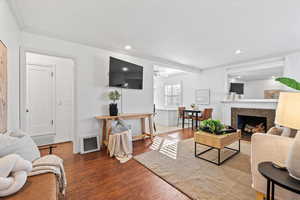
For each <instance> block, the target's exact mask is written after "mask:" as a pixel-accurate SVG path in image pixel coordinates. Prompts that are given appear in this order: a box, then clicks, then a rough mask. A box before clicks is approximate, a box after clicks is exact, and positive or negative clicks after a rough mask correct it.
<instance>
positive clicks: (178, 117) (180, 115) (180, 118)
mask: <svg viewBox="0 0 300 200" xmlns="http://www.w3.org/2000/svg"><path fill="white" fill-rule="evenodd" d="M184 110H185V107H184V106H180V107H178V116H177V127H178V126H179V124H180V121H181V120H182V118H183V112H184ZM184 118H185V119H187V120H189V119H192V118H191V116H184ZM181 123H182V121H181Z"/></svg>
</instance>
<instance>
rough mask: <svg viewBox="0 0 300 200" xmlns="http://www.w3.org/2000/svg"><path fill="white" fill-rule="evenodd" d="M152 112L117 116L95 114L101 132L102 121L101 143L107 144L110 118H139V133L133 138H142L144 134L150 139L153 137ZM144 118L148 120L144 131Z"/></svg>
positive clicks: (109, 132)
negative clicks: (147, 130) (147, 128)
mask: <svg viewBox="0 0 300 200" xmlns="http://www.w3.org/2000/svg"><path fill="white" fill-rule="evenodd" d="M152 116H153V114H152V113H139V114H121V115H118V116H109V115H104V116H96V119H97V120H99V123H100V128H99V133H101V122H103V125H102V133H103V135H102V144H103V145H105V146H107V144H108V139H109V135H110V134H111V122H112V120H118V119H124V120H126V119H140V120H141V129H142V131H141V135H138V136H135V137H133V139H144V138H145V137H146V136H149V137H150V138H151V140H152V139H153V126H152V124H153V118H152ZM146 119H148V122H149V132H150V133H146Z"/></svg>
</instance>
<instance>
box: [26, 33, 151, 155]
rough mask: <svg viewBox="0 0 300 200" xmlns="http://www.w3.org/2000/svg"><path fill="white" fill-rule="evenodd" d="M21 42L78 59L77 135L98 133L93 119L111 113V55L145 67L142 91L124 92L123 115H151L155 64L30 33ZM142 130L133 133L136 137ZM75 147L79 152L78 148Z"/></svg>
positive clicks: (48, 52) (27, 47) (76, 65)
mask: <svg viewBox="0 0 300 200" xmlns="http://www.w3.org/2000/svg"><path fill="white" fill-rule="evenodd" d="M22 43H23V47H24V49H31V50H35V51H38V52H40V53H47V54H50V55H57V56H64V57H71V58H73V59H74V60H75V82H76V85H75V113H76V114H75V115H76V117H75V125H76V127H75V128H76V129H75V130H77V133H78V135H86V134H97V133H98V130H99V123H98V122H97V121H96V120H95V118H94V117H95V116H97V115H106V114H108V105H109V103H110V102H109V100H108V98H107V93H108V91H109V90H110V89H109V88H108V70H109V68H108V67H109V57H110V56H114V57H117V58H120V59H123V60H126V61H129V62H132V63H136V64H138V65H142V66H143V67H144V82H143V87H144V88H143V90H126V89H124V90H123V91H122V94H123V97H122V98H123V112H126V113H129V112H131V113H136V112H139V113H142V112H152V109H153V64H154V63H153V62H151V61H147V60H143V59H139V58H134V57H131V56H127V55H122V54H118V53H113V52H110V51H106V50H101V49H97V48H93V47H88V46H84V45H80V44H76V43H71V42H66V41H63V40H57V39H52V38H48V37H42V36H38V35H33V34H29V33H22ZM132 123H133V122H132ZM135 124H136V123H135ZM139 125H140V123H137V125H136V126H133V127H137V129H140V126H139ZM139 131H140V130H133V132H134V134H137V132H139ZM77 139H78V138H77ZM76 141H78V140H76ZM76 147H77V150H78V145H77V146H76Z"/></svg>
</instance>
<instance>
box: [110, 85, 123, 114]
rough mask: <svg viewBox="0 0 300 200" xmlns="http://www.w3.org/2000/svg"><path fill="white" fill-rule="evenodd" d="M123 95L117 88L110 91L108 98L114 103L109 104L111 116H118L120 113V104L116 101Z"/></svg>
mask: <svg viewBox="0 0 300 200" xmlns="http://www.w3.org/2000/svg"><path fill="white" fill-rule="evenodd" d="M120 97H121V94H120V93H119V92H118V91H117V90H115V91H111V92H109V93H108V98H109V99H110V100H111V101H113V103H110V104H109V114H110V116H117V115H118V104H117V103H116V101H118V100H119V99H120Z"/></svg>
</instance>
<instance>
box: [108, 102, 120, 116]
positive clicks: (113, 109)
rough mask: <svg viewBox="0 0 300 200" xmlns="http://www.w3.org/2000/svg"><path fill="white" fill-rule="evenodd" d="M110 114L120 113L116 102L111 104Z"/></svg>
mask: <svg viewBox="0 0 300 200" xmlns="http://www.w3.org/2000/svg"><path fill="white" fill-rule="evenodd" d="M109 115H110V116H117V115H118V104H116V103H111V104H109Z"/></svg>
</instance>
